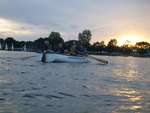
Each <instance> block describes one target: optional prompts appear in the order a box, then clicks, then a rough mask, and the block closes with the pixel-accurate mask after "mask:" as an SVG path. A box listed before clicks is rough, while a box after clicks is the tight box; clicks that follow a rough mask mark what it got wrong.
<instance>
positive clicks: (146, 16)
mask: <svg viewBox="0 0 150 113" xmlns="http://www.w3.org/2000/svg"><path fill="white" fill-rule="evenodd" d="M149 11H150V0H0V37H4V38H6V37H8V36H13V37H15V38H16V39H17V40H34V39H37V38H39V37H46V36H48V35H49V33H50V32H51V31H58V32H60V33H61V34H62V36H63V38H64V39H65V40H70V39H77V36H78V33H79V32H81V31H82V30H84V29H90V30H91V31H92V34H93V37H92V42H94V41H102V40H104V41H106V42H107V41H108V40H110V39H111V38H116V39H118V41H119V44H122V43H124V42H125V41H126V40H129V41H131V42H132V43H134V42H135V41H149V42H150V12H149Z"/></svg>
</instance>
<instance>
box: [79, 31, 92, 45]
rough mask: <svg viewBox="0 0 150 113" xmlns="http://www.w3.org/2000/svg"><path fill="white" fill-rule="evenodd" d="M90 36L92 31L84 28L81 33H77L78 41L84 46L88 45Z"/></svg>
mask: <svg viewBox="0 0 150 113" xmlns="http://www.w3.org/2000/svg"><path fill="white" fill-rule="evenodd" d="M91 37H92V33H91V31H90V30H84V31H83V32H82V33H79V34H78V39H79V41H80V42H81V44H82V45H83V46H86V47H87V46H89V45H90V40H91Z"/></svg>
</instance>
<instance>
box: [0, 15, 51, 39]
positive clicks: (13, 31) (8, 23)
mask: <svg viewBox="0 0 150 113" xmlns="http://www.w3.org/2000/svg"><path fill="white" fill-rule="evenodd" d="M47 33H48V29H45V28H44V27H42V26H36V25H32V24H27V23H22V22H17V21H13V20H9V19H5V18H0V36H1V37H4V38H6V37H9V36H12V37H29V36H30V37H33V36H38V37H39V36H41V35H42V34H47Z"/></svg>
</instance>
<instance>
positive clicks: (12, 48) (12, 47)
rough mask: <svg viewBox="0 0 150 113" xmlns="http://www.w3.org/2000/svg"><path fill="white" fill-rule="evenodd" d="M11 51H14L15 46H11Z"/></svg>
mask: <svg viewBox="0 0 150 113" xmlns="http://www.w3.org/2000/svg"><path fill="white" fill-rule="evenodd" d="M11 50H12V51H14V44H13V43H12V45H11Z"/></svg>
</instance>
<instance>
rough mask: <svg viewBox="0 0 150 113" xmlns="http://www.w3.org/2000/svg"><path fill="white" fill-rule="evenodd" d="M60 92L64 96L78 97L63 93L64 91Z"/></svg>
mask: <svg viewBox="0 0 150 113" xmlns="http://www.w3.org/2000/svg"><path fill="white" fill-rule="evenodd" d="M58 94H60V95H63V96H68V97H76V96H75V95H72V94H68V93H63V92H58Z"/></svg>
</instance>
